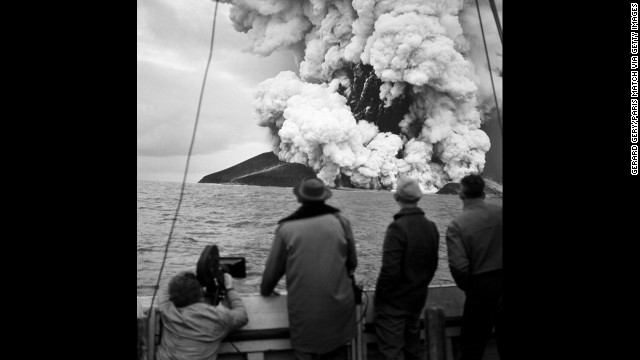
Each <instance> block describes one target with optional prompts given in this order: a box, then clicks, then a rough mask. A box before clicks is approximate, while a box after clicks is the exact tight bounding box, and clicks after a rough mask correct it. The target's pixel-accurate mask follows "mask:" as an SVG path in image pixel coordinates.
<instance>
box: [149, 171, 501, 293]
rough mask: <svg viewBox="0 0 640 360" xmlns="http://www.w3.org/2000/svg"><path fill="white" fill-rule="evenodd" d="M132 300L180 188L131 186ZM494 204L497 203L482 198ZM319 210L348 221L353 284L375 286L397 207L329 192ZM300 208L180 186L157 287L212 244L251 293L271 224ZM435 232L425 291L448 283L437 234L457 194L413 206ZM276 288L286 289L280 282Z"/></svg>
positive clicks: (453, 211) (247, 190)
mask: <svg viewBox="0 0 640 360" xmlns="http://www.w3.org/2000/svg"><path fill="white" fill-rule="evenodd" d="M137 185H138V239H137V255H138V293H137V295H138V296H151V295H152V294H153V288H154V286H155V284H156V282H157V279H158V274H159V271H160V267H161V264H162V259H163V257H164V253H165V247H166V244H167V240H168V238H169V232H170V229H171V222H172V219H173V218H174V216H175V212H176V207H177V205H178V199H179V197H180V187H181V184H180V183H177V182H157V181H141V180H138V182H137ZM487 201H488V202H491V203H496V204H500V205H502V198H497V197H488V198H487ZM327 204H328V205H331V206H334V207H337V208H339V209H340V210H342V213H343V214H344V215H345V216H346V217H347V218H348V219H349V220H350V222H351V227H352V229H353V233H354V236H355V241H356V252H357V254H358V268H357V269H356V279H357V281H358V282H362V283H363V284H364V286H365V288H366V289H372V288H374V287H375V282H376V279H377V276H378V273H379V271H380V263H381V259H382V242H383V240H384V234H385V231H386V228H387V226H388V225H389V223H390V222H391V221H392V220H393V214H395V213H396V212H398V210H399V207H398V205H397V204H396V202H395V201H394V200H393V197H392V195H391V192H389V191H375V190H353V189H346V190H333V196H332V197H331V198H330V199H329V200H327ZM299 206H300V204H299V203H298V202H297V201H296V198H295V196H294V195H293V192H292V190H291V188H281V187H269V186H266V187H265V186H247V185H222V184H197V183H196V184H186V186H185V193H184V196H183V200H182V204H181V207H180V212H179V214H178V220H177V221H176V225H175V228H174V231H173V234H172V236H171V242H170V246H169V249H168V252H167V260H166V264H165V268H164V270H163V273H162V279H161V283H164V282H165V281H167V280H168V279H169V278H171V277H172V276H173V275H175V274H176V273H178V272H179V271H182V270H192V271H195V268H196V263H197V261H198V258H199V257H200V253H201V252H202V250H203V249H204V247H205V246H206V245H210V244H215V245H217V246H218V249H219V250H220V256H242V257H245V258H246V262H247V264H246V265H247V277H246V278H245V279H235V282H234V284H235V287H236V288H237V289H238V291H239V292H241V293H258V291H259V287H260V279H261V275H262V271H263V270H264V263H265V260H266V258H267V256H268V254H269V250H270V248H271V242H272V240H273V236H274V232H275V229H276V225H277V222H278V220H280V219H282V218H284V217H286V216H287V215H289V214H291V213H292V212H294V211H295V210H296V209H297V208H298V207H299ZM418 206H420V207H421V208H422V209H423V210H424V211H425V213H426V216H427V218H429V219H430V220H432V221H434V222H435V223H436V225H437V226H438V230H439V232H440V247H439V263H438V270H437V271H436V275H435V277H434V279H433V281H432V282H431V283H432V284H452V283H453V279H452V278H451V274H450V272H449V268H448V264H447V248H446V242H445V239H444V234H445V230H446V227H447V225H448V224H449V223H450V222H451V220H452V219H453V218H454V217H455V216H456V215H457V214H458V213H460V211H461V210H462V202H461V201H460V198H459V197H458V196H457V195H435V194H433V195H425V196H423V198H422V199H421V200H420V202H419V203H418ZM277 289H279V290H286V282H285V280H284V278H283V279H282V280H280V283H279V284H278V287H277Z"/></svg>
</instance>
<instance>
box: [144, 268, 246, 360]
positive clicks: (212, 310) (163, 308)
mask: <svg viewBox="0 0 640 360" xmlns="http://www.w3.org/2000/svg"><path fill="white" fill-rule="evenodd" d="M224 285H225V288H226V300H227V301H228V303H229V307H228V308H227V307H226V306H224V305H222V304H218V305H217V306H214V305H212V304H211V303H210V300H209V301H207V299H206V298H205V293H204V291H203V288H202V285H201V284H200V282H199V281H198V278H197V277H196V274H194V273H193V272H189V271H184V272H181V273H179V274H177V275H176V276H174V277H173V278H171V281H170V282H169V285H168V289H166V291H167V295H168V297H167V298H165V299H162V300H161V301H160V303H159V305H158V310H159V311H160V316H161V318H162V325H163V331H162V341H161V343H160V346H159V347H158V352H157V360H170V359H192V360H202V359H214V358H215V355H216V352H217V351H218V348H219V347H220V343H221V342H222V340H223V339H224V338H225V337H226V336H227V334H229V333H230V332H232V331H235V330H237V329H239V328H241V327H243V326H244V325H246V324H247V323H248V322H249V319H248V317H247V311H246V309H245V307H244V305H243V303H242V300H241V299H240V296H238V294H237V292H236V291H235V290H234V288H233V278H232V277H231V275H229V274H227V273H225V274H224ZM208 290H210V289H208Z"/></svg>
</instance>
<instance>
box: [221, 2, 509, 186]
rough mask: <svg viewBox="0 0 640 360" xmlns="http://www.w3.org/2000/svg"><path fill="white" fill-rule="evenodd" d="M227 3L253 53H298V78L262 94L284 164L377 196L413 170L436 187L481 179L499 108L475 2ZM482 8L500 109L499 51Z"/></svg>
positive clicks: (261, 114) (268, 84)
mask: <svg viewBox="0 0 640 360" xmlns="http://www.w3.org/2000/svg"><path fill="white" fill-rule="evenodd" d="M230 2H231V3H232V4H233V6H232V8H231V13H230V17H231V20H232V21H233V23H234V27H235V29H236V30H238V31H242V32H246V33H247V36H249V38H250V39H251V40H252V49H251V51H253V52H255V53H257V54H261V55H264V56H267V55H269V54H271V53H272V52H273V51H275V50H278V49H291V50H293V51H298V52H301V53H300V55H301V56H300V58H301V62H300V65H299V75H296V74H294V73H293V72H282V73H280V74H279V75H277V76H276V77H274V78H272V79H268V80H266V81H264V82H263V83H261V84H260V85H259V87H258V89H257V90H256V95H255V101H254V111H255V116H256V119H257V121H258V124H259V125H260V126H265V127H268V128H269V129H270V130H271V134H272V135H273V139H274V152H275V153H276V154H277V155H278V157H279V158H280V159H281V160H283V161H288V162H297V163H302V164H306V165H308V166H310V167H312V168H313V169H314V170H315V171H316V173H317V174H318V177H319V178H320V179H322V180H323V181H324V182H325V183H326V184H328V185H329V186H335V185H336V184H342V183H343V182H344V181H345V179H346V181H349V182H350V183H351V184H350V185H351V186H356V187H362V188H372V189H379V188H387V189H389V188H393V187H394V186H395V180H396V178H397V177H398V176H399V175H400V174H405V175H408V176H411V177H414V178H416V179H418V180H419V182H420V184H421V186H422V188H423V190H425V191H427V192H434V191H436V190H437V189H438V188H440V187H442V186H443V185H444V184H446V183H447V182H450V181H459V180H460V179H461V178H462V177H463V176H465V175H467V174H469V173H477V172H482V170H483V168H484V165H485V153H486V152H487V151H488V150H489V148H490V146H491V145H490V141H489V137H488V136H487V135H486V134H485V133H484V131H482V130H480V125H481V124H482V123H483V121H487V120H488V115H489V114H491V113H492V111H493V110H495V105H496V103H495V101H494V96H493V91H492V88H491V81H490V78H489V76H490V75H489V67H488V65H487V60H486V53H485V50H484V45H483V41H482V35H481V32H480V23H479V20H478V12H477V8H476V5H475V1H467V2H464V1H455V0H449V1H446V0H430V1H426V0H404V1H400V0H398V1H396V0H378V1H375V0H353V1H347V0H333V1H330V0H305V1H299V0H264V1H258V0H232V1H230ZM486 3H487V4H485V5H484V7H481V14H482V21H483V26H484V30H485V36H486V38H487V47H488V49H489V55H490V61H491V70H492V73H493V74H492V75H493V79H494V83H495V85H496V91H497V93H498V101H499V104H500V103H501V101H502V96H501V93H502V86H501V84H502V81H501V76H502V71H501V68H502V54H501V49H502V45H501V41H500V38H499V36H498V31H497V28H496V25H495V21H494V18H493V13H492V12H491V9H490V7H489V5H488V2H486ZM497 7H498V11H499V13H501V8H502V2H501V1H497ZM499 108H501V106H499ZM493 113H495V111H493Z"/></svg>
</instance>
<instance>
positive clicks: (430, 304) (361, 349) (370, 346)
mask: <svg viewBox="0 0 640 360" xmlns="http://www.w3.org/2000/svg"><path fill="white" fill-rule="evenodd" d="M240 296H241V298H242V301H243V303H244V305H245V307H246V309H247V315H248V317H249V323H248V324H247V325H245V326H244V327H242V328H241V329H239V330H237V331H235V332H233V333H231V334H229V335H228V336H227V338H225V340H224V341H223V342H222V344H221V346H220V349H219V351H218V353H219V355H218V358H219V359H221V360H227V359H228V360H231V359H236V358H237V359H243V358H244V359H246V360H265V359H267V360H271V359H283V358H290V357H291V343H290V341H289V319H288V315H287V294H286V293H283V294H281V295H280V296H270V297H263V296H260V295H257V294H241V295H240ZM464 299H465V295H464V292H462V291H461V290H460V289H459V288H458V287H456V286H455V285H444V286H442V285H440V286H430V287H429V293H428V296H427V302H426V304H425V309H428V308H435V307H437V308H440V309H442V311H443V312H444V325H445V329H444V334H445V340H444V346H445V349H444V353H445V354H447V359H453V357H452V355H453V347H454V344H453V339H454V338H455V337H457V336H459V335H460V325H461V319H462V310H463V305H464ZM363 300H364V301H363V304H362V305H359V306H358V308H357V309H356V311H357V312H358V314H359V315H358V320H359V326H358V334H357V336H356V338H355V339H354V340H353V341H352V342H351V344H349V347H350V353H351V356H350V358H351V359H354V360H366V359H367V358H369V357H370V356H369V355H370V353H372V352H376V351H377V336H376V334H375V329H374V326H373V325H374V324H373V301H374V291H373V290H366V291H365V295H364V296H363ZM138 303H139V304H140V305H141V307H142V312H143V319H139V320H138V321H139V324H147V317H149V316H150V317H151V318H152V321H151V322H149V324H150V326H149V327H146V326H143V328H142V329H141V327H140V326H139V336H140V335H142V338H143V341H142V345H140V342H139V346H143V347H144V349H143V353H144V354H145V355H146V356H145V359H146V360H152V359H154V356H155V355H154V354H155V350H156V347H157V345H158V344H159V342H160V328H161V322H160V317H159V316H158V314H157V313H156V305H155V304H154V308H153V309H151V311H150V310H149V304H150V303H151V297H138ZM139 312H140V311H139ZM424 313H425V312H423V314H422V318H423V319H424ZM138 316H139V317H140V315H138ZM422 324H423V325H422V329H421V337H422V339H426V338H427V336H426V329H425V327H424V322H422ZM427 328H428V327H427ZM240 353H241V354H242V356H240ZM371 355H372V354H371Z"/></svg>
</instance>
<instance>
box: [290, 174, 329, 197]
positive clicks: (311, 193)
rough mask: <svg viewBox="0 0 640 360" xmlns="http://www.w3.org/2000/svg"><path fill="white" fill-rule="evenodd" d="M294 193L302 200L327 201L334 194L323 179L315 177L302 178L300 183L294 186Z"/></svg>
mask: <svg viewBox="0 0 640 360" xmlns="http://www.w3.org/2000/svg"><path fill="white" fill-rule="evenodd" d="M293 193H294V194H295V195H296V197H297V198H298V200H300V201H325V200H327V199H328V198H330V197H331V195H332V194H331V190H329V189H327V187H326V186H324V183H323V182H322V180H320V179H318V178H314V177H306V178H304V179H302V181H301V182H300V184H299V185H298V186H296V187H294V188H293Z"/></svg>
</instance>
